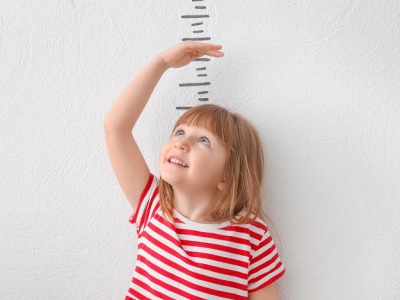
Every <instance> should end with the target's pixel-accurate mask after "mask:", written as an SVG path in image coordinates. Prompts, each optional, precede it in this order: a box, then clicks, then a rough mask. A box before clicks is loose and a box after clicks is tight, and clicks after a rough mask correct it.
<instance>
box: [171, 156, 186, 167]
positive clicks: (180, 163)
mask: <svg viewBox="0 0 400 300" xmlns="http://www.w3.org/2000/svg"><path fill="white" fill-rule="evenodd" d="M171 162H173V163H175V164H179V165H181V166H183V167H187V164H185V163H184V162H183V161H180V160H177V159H175V158H172V159H171Z"/></svg>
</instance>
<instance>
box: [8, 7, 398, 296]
mask: <svg viewBox="0 0 400 300" xmlns="http://www.w3.org/2000/svg"><path fill="white" fill-rule="evenodd" d="M196 3H199V2H192V1H190V0H185V1H182V0H180V1H178V0H175V1H171V0H170V1H159V0H152V1H134V0H130V1H127V0H125V1H106V0H100V1H94V0H92V1H80V0H69V1H67V0H58V1H54V0H53V1H38V0H30V1H28V0H26V1H22V0H17V1H6V0H0V182H1V183H0V185H1V189H0V234H1V238H0V255H1V258H0V272H1V274H0V299H7V300H8V299H19V300H21V299H74V300H76V299H94V298H95V299H123V297H124V295H125V292H126V290H127V287H128V284H129V281H130V278H131V276H132V269H133V265H134V254H135V252H134V247H135V238H134V229H133V227H132V226H131V225H130V224H129V223H128V218H129V215H130V213H131V212H130V209H129V206H128V204H127V202H126V200H125V198H124V195H123V193H122V191H121V189H120V187H119V186H118V183H117V181H116V179H115V176H114V174H113V172H112V169H111V166H110V163H109V161H108V157H107V153H106V148H105V144H104V137H103V119H104V117H105V115H106V113H107V111H108V109H109V108H110V107H111V105H112V103H113V102H114V101H115V99H116V97H117V96H118V95H119V94H120V92H121V91H122V89H123V88H124V87H125V86H126V85H127V83H128V82H129V81H130V80H131V79H132V78H133V76H134V75H135V74H136V73H137V72H138V71H139V70H140V68H141V67H143V66H144V65H145V63H146V62H147V61H148V60H149V59H150V58H151V57H153V55H155V54H156V53H158V52H159V51H161V50H163V49H164V48H165V47H167V46H169V45H172V44H174V43H176V42H179V41H180V39H181V38H184V37H192V36H194V34H193V33H191V30H192V28H191V26H190V22H191V20H187V19H182V18H181V17H180V16H181V15H185V14H193V13H196V11H195V9H194V6H195V5H199V4H196ZM203 3H204V4H203ZM201 5H206V6H207V9H206V11H205V13H208V14H209V15H210V18H208V19H207V20H205V21H204V22H205V24H204V25H203V29H204V31H205V32H204V33H203V34H204V36H210V37H211V41H212V42H215V43H220V44H222V45H223V46H224V48H223V50H224V52H225V57H224V58H221V59H219V60H215V59H213V60H211V61H210V62H209V63H208V64H207V73H208V77H207V80H209V81H210V82H211V86H210V87H209V89H208V90H209V94H208V95H209V98H210V102H211V103H217V104H221V105H224V106H227V107H228V108H231V109H232V110H234V111H238V112H241V113H242V114H243V115H245V116H246V117H248V118H249V119H250V120H251V121H253V123H254V124H255V126H256V127H257V128H258V129H259V131H260V133H261V135H262V138H263V141H264V143H265V153H266V156H267V158H268V170H267V172H268V182H269V184H268V186H269V188H268V189H266V199H268V203H267V208H268V214H269V216H270V218H271V220H272V221H273V224H274V225H275V228H276V230H275V231H274V230H273V232H275V234H274V237H275V240H276V241H277V243H278V247H279V250H280V252H281V255H282V259H283V261H284V262H285V265H286V267H287V273H286V275H285V276H284V277H283V278H282V279H281V280H280V281H279V284H278V287H279V291H280V294H281V298H282V300H289V299H290V300H291V299H296V300H315V299H318V300H319V299H324V300H326V299H327V300H330V299H332V300H337V299H340V300H341V299H350V300H355V299H356V300H357V299H360V300H361V299H362V300H366V299H371V300H372V299H385V300H395V299H400V280H399V278H400V255H399V248H400V226H399V217H400V204H399V201H400V172H399V167H400V154H399V153H400V151H399V150H400V103H399V100H400V98H399V95H400V4H399V2H398V1H395V0H393V1H348V0H337V1H317V0H309V1H290V0H272V1H264V0H255V1H248V2H247V1H212V0H205V1H204V2H201ZM198 35H199V34H198ZM201 64H202V63H199V62H194V63H192V64H191V65H189V66H187V67H186V68H184V69H178V70H170V71H168V72H167V73H166V74H165V76H164V77H163V79H162V80H161V82H160V84H159V86H158V87H157V89H156V90H155V92H154V94H153V97H152V99H151V103H150V104H149V106H148V107H147V108H146V110H145V112H144V115H143V117H142V118H141V119H140V121H139V124H138V128H137V132H138V133H139V144H140V145H141V146H142V148H143V151H144V154H145V157H146V158H147V159H148V161H149V165H150V168H151V169H152V170H153V171H154V172H156V169H155V167H156V161H157V156H158V153H157V152H158V149H159V147H160V145H161V143H162V142H163V141H164V140H165V139H166V138H167V136H168V134H169V130H170V127H171V126H172V123H173V121H174V120H175V119H176V117H177V116H179V114H180V112H178V111H177V110H176V109H175V107H176V106H180V105H186V104H188V103H189V104H192V105H195V104H196V103H197V101H196V99H197V95H196V93H197V88H182V87H179V83H182V82H191V81H194V80H198V78H197V77H196V75H197V73H196V71H195V67H198V66H200V65H201ZM267 195H269V197H267ZM266 201H267V200H266ZM272 229H273V228H272ZM278 234H279V237H278Z"/></svg>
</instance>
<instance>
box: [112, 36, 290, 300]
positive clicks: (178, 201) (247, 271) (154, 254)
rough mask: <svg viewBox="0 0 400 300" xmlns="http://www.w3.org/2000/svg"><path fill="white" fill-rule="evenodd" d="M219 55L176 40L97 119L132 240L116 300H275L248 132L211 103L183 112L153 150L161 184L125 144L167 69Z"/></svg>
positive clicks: (260, 159) (215, 49) (278, 272)
mask: <svg viewBox="0 0 400 300" xmlns="http://www.w3.org/2000/svg"><path fill="white" fill-rule="evenodd" d="M221 48H222V47H221V46H220V45H215V44H209V43H200V42H193V41H185V42H182V43H179V44H177V45H175V46H173V47H171V48H168V49H167V50H165V51H163V52H161V53H160V54H158V55H157V56H156V57H155V58H154V59H152V60H151V61H150V62H149V64H148V65H147V66H146V67H145V68H144V69H143V70H142V71H140V73H139V74H138V75H137V76H136V77H135V79H134V80H133V81H132V82H131V83H130V84H129V85H128V87H127V88H126V89H125V90H124V91H123V93H122V94H121V95H120V96H119V98H118V99H117V101H116V103H115V104H114V105H113V106H112V108H111V109H110V111H109V113H108V115H107V117H106V119H105V120H104V130H105V138H106V144H107V151H108V154H109V157H110V161H111V164H112V167H113V170H114V172H115V175H116V177H117V179H118V182H119V184H120V185H121V188H122V190H123V192H124V194H125V196H126V198H127V199H128V201H129V203H130V205H131V206H132V209H133V213H132V216H131V218H130V222H131V223H133V224H135V225H136V229H137V234H138V250H137V263H136V267H135V271H134V274H133V279H132V281H131V283H130V286H129V289H128V293H127V296H126V298H125V299H264V300H278V299H279V298H278V295H277V292H276V288H275V286H274V282H275V281H276V280H278V279H279V278H280V277H282V276H283V274H284V273H285V267H284V265H283V264H282V262H281V260H280V257H279V254H278V252H277V249H276V247H275V244H274V241H273V240H272V237H271V235H270V233H269V231H268V228H267V225H266V223H265V222H264V221H263V217H262V216H263V214H262V209H261V208H262V199H261V185H262V180H263V174H264V156H263V150H262V148H261V143H260V139H259V136H258V134H257V132H256V131H255V129H254V128H253V127H252V125H250V123H249V122H248V121H246V120H245V119H244V118H243V117H241V116H239V115H238V114H235V113H231V112H229V111H228V110H226V109H224V108H222V107H220V106H217V105H211V104H206V105H200V106H197V107H194V108H191V109H189V110H188V111H187V112H185V113H184V114H183V115H182V116H181V117H180V118H179V120H178V121H177V123H176V125H175V127H174V129H173V133H172V135H171V137H170V138H169V140H168V141H167V142H166V144H165V145H164V146H163V148H162V150H161V152H160V156H159V163H158V167H159V173H160V178H157V177H156V176H155V175H153V174H151V173H150V171H149V168H148V166H147V164H146V162H145V160H144V158H143V156H142V154H141V152H140V150H139V148H138V146H137V144H136V142H135V139H134V138H133V136H132V129H133V127H134V125H135V123H136V121H137V119H138V118H139V116H140V114H141V112H142V110H143V108H144V107H145V105H146V103H147V101H148V99H149V98H150V96H151V94H152V92H153V90H154V88H155V86H156V84H157V83H158V81H159V80H160V78H161V76H162V75H163V73H164V72H165V71H166V70H168V69H169V68H178V67H182V66H185V65H187V64H188V63H190V62H191V61H192V60H193V59H196V58H199V57H201V56H203V55H208V56H213V57H217V58H218V57H222V56H223V53H222V52H221V51H220V50H221ZM160 117H162V116H160Z"/></svg>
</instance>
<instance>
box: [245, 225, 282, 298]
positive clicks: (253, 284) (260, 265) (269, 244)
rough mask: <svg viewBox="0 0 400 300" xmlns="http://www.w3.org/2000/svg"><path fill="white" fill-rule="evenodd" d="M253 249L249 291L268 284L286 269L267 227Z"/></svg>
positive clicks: (279, 276)
mask: <svg viewBox="0 0 400 300" xmlns="http://www.w3.org/2000/svg"><path fill="white" fill-rule="evenodd" d="M253 250H254V251H252V257H251V259H250V265H249V278H248V291H249V293H251V292H255V291H257V290H259V289H261V288H264V287H266V286H267V285H270V284H271V283H273V282H275V281H276V280H278V279H279V278H281V277H282V276H283V274H284V273H285V271H286V269H285V266H284V265H283V263H282V262H281V259H280V256H279V254H278V251H277V249H276V245H275V243H274V241H273V239H272V237H271V235H270V233H269V230H268V228H267V227H266V229H265V232H264V234H263V236H262V238H261V240H260V243H259V244H258V245H257V246H255V247H254V249H253Z"/></svg>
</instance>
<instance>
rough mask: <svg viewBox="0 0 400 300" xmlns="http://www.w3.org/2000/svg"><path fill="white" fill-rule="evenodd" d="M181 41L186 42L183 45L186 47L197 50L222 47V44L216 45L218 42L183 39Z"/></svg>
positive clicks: (204, 50)
mask: <svg viewBox="0 0 400 300" xmlns="http://www.w3.org/2000/svg"><path fill="white" fill-rule="evenodd" d="M183 43H184V44H186V45H185V46H186V47H187V48H188V49H192V50H197V51H201V52H206V51H209V50H220V49H222V45H218V44H211V43H201V42H194V41H185V42H183Z"/></svg>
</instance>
